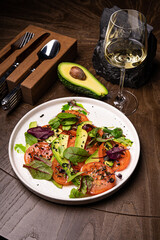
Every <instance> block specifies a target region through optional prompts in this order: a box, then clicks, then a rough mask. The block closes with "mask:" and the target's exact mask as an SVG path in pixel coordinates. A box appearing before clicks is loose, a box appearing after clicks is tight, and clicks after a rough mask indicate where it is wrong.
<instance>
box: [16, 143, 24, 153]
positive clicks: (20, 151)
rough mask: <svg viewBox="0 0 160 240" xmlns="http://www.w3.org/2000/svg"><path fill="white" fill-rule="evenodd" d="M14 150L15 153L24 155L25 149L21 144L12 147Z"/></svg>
mask: <svg viewBox="0 0 160 240" xmlns="http://www.w3.org/2000/svg"><path fill="white" fill-rule="evenodd" d="M14 150H15V151H17V152H18V153H25V152H26V147H25V146H24V145H23V144H16V145H15V146H14Z"/></svg>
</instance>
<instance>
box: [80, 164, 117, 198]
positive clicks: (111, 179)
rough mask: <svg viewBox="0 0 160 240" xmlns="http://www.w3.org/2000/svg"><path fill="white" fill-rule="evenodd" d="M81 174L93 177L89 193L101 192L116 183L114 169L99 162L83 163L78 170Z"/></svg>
mask: <svg viewBox="0 0 160 240" xmlns="http://www.w3.org/2000/svg"><path fill="white" fill-rule="evenodd" d="M80 171H81V172H84V173H83V175H89V176H91V177H92V178H93V183H92V187H91V190H90V192H89V193H90V194H91V195H96V194H100V193H103V192H105V191H107V190H109V189H111V188H113V187H114V186H115V184H116V179H115V174H114V171H113V170H112V169H111V168H109V167H108V166H106V165H105V164H102V163H101V162H92V163H87V164H84V165H83V166H82V168H81V170H80Z"/></svg>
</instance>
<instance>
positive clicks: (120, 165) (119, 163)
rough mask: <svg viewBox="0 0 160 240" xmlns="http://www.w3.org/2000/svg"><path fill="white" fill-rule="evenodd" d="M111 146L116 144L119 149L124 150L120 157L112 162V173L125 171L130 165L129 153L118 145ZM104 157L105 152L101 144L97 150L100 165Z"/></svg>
mask: <svg viewBox="0 0 160 240" xmlns="http://www.w3.org/2000/svg"><path fill="white" fill-rule="evenodd" d="M112 144H113V146H114V145H117V144H118V146H119V147H123V148H124V150H125V151H124V152H123V153H122V154H121V157H120V158H118V159H117V160H115V161H114V165H113V167H112V169H113V171H122V170H124V169H126V168H127V167H128V165H129V163H130V158H131V155H130V151H129V150H127V149H126V147H125V146H124V145H122V144H120V143H115V142H113V143H112ZM105 155H106V150H105V147H104V143H102V144H101V146H100V148H99V159H100V161H101V162H102V163H104V156H105Z"/></svg>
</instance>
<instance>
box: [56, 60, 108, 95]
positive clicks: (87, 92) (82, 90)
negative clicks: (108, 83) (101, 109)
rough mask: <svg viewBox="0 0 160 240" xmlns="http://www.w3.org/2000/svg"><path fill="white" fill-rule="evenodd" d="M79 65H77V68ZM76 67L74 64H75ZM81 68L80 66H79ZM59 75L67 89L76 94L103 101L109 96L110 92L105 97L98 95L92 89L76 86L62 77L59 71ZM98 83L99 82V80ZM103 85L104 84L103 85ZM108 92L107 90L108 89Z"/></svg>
mask: <svg viewBox="0 0 160 240" xmlns="http://www.w3.org/2000/svg"><path fill="white" fill-rule="evenodd" d="M77 65H78V64H76V66H77ZM73 66H74V64H73ZM79 66H80V65H79ZM57 74H58V77H59V79H60V81H61V82H62V83H63V84H64V86H65V87H66V88H68V89H69V90H71V91H73V92H76V93H81V94H83V95H86V96H88V97H93V98H96V99H103V98H104V97H105V96H106V95H107V94H108V91H107V93H106V94H105V95H104V94H99V95H98V94H97V93H95V92H93V91H91V90H90V89H88V88H86V87H83V86H78V85H75V84H73V83H71V82H69V81H68V80H66V79H65V78H64V77H62V75H61V73H60V71H59V70H57ZM97 81H98V80H97ZM100 84H101V83H100ZM101 85H102V84H101ZM106 90H107V89H106Z"/></svg>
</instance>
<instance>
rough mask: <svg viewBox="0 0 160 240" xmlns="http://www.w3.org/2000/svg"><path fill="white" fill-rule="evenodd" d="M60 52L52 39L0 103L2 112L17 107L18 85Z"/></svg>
mask: <svg viewBox="0 0 160 240" xmlns="http://www.w3.org/2000/svg"><path fill="white" fill-rule="evenodd" d="M59 50H60V43H59V41H57V40H55V39H53V40H51V41H49V42H48V43H47V44H46V45H45V46H44V47H43V48H42V49H41V50H40V51H39V52H38V53H37V55H38V60H37V61H36V62H35V63H34V64H33V66H32V67H31V69H30V70H28V71H27V72H26V74H25V76H24V77H23V79H22V80H21V81H20V83H19V84H18V85H17V86H16V87H15V88H14V89H13V90H12V91H11V92H10V93H9V94H8V95H7V96H6V97H5V98H4V99H3V100H2V101H1V105H2V108H3V110H9V111H10V110H12V109H13V108H15V107H16V106H17V104H18V103H19V102H20V100H21V98H22V91H21V88H20V84H21V83H22V82H23V81H24V80H25V79H26V78H27V77H28V76H29V75H30V74H31V73H32V72H34V71H35V69H36V68H37V67H38V66H39V65H40V64H41V63H42V62H43V61H44V60H47V59H53V58H54V57H55V56H56V55H57V54H58V52H59Z"/></svg>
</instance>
